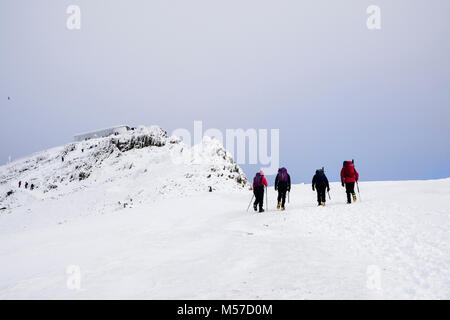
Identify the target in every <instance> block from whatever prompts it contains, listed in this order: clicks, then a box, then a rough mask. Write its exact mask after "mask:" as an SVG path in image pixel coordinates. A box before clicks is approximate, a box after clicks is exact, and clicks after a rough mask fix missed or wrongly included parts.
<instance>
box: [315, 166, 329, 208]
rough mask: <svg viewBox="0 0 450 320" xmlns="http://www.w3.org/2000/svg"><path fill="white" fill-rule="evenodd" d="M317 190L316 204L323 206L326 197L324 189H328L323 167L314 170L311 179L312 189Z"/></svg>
mask: <svg viewBox="0 0 450 320" xmlns="http://www.w3.org/2000/svg"><path fill="white" fill-rule="evenodd" d="M314 189H315V190H316V191H317V203H318V206H325V202H326V197H325V189H326V190H327V191H330V185H329V183H328V179H327V176H326V175H325V171H324V169H323V168H322V169H319V170H316V174H315V175H314V177H313V179H312V190H313V191H314Z"/></svg>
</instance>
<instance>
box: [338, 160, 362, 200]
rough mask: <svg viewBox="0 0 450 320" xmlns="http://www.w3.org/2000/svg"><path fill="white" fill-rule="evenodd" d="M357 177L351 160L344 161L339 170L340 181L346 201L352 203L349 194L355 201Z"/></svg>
mask: <svg viewBox="0 0 450 320" xmlns="http://www.w3.org/2000/svg"><path fill="white" fill-rule="evenodd" d="M358 179H359V174H358V171H356V169H355V166H354V164H353V161H344V164H343V166H342V170H341V183H342V186H343V187H344V185H345V192H346V193H347V203H352V201H351V197H350V194H351V195H352V196H353V201H356V194H355V182H357V181H358Z"/></svg>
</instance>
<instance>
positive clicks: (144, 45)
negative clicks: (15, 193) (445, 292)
mask: <svg viewBox="0 0 450 320" xmlns="http://www.w3.org/2000/svg"><path fill="white" fill-rule="evenodd" d="M70 4H76V5H79V6H80V8H81V15H82V22H81V30H78V31H69V30H68V29H67V28H66V19H67V17H68V15H67V14H66V8H67V6H68V5H70ZM371 4H375V5H378V6H380V7H381V19H382V22H381V26H382V29H381V30H377V31H373V30H372V31H371V30H368V29H367V27H366V19H367V16H368V15H367V14H366V8H367V7H368V6H369V5H371ZM449 12H450V2H449V1H446V0H442V1H440V0H431V1H425V0H409V1H403V0H395V1H387V0H371V1H362V0H352V1H350V0H348V1H346V0H343V1H331V0H328V1H320V0H318V1H299V0H289V1H287V0H281V1H279V0H277V1H275V0H270V1H268V0H258V1H256V0H240V1H237V0H231V1H230V0H227V1H224V0H214V1H211V0H149V1H137V0H128V1H125V0H108V1H106V0H103V1H100V0H70V1H65V0H60V1H51V0H35V1H23V0H2V1H1V2H0V15H1V16H0V17H1V18H0V41H1V51H0V107H1V114H2V126H1V127H0V134H1V137H2V140H1V148H0V163H5V162H6V161H7V159H8V156H9V155H11V156H12V157H13V158H17V157H21V156H24V155H27V154H30V153H32V152H35V151H39V150H42V149H45V148H48V147H52V146H56V145H61V144H64V143H67V142H69V141H71V140H72V136H73V134H75V133H78V132H84V131H89V130H92V129H96V128H103V127H109V126H111V125H115V124H122V123H123V124H130V125H139V124H144V125H151V124H158V125H160V126H161V127H163V128H164V129H166V130H168V131H169V132H171V131H172V130H173V129H176V128H179V127H183V128H187V129H191V130H192V129H193V121H194V120H202V121H203V125H204V127H205V128H211V127H214V128H219V129H223V130H225V129H226V128H244V129H246V128H267V129H271V128H280V142H281V146H280V149H281V150H280V151H281V162H282V163H281V165H284V166H286V167H288V169H289V170H290V172H291V175H292V177H293V180H294V182H303V181H304V182H307V181H310V179H311V177H312V174H313V173H314V170H315V169H316V168H318V167H321V166H325V167H326V168H327V171H328V174H329V178H330V179H331V180H337V179H338V172H339V169H340V166H341V165H342V161H343V160H346V159H348V160H351V159H352V158H355V159H356V160H357V164H358V166H357V168H358V169H359V171H360V173H361V179H363V180H387V179H389V180H391V179H427V178H440V177H448V176H450V147H449V142H448V141H449V139H450V129H449V119H450V110H449V109H450V91H449V88H450V58H449V57H450V41H449V34H450V32H449V31H450V20H449V19H448V14H449ZM8 96H10V97H11V100H7V97H8ZM244 169H245V170H246V173H247V174H248V176H252V175H253V174H254V171H255V170H256V166H244Z"/></svg>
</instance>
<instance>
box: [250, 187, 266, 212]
mask: <svg viewBox="0 0 450 320" xmlns="http://www.w3.org/2000/svg"><path fill="white" fill-rule="evenodd" d="M253 194H254V195H255V202H254V203H253V206H255V207H256V206H257V205H259V209H262V207H263V204H264V187H257V188H255V190H253Z"/></svg>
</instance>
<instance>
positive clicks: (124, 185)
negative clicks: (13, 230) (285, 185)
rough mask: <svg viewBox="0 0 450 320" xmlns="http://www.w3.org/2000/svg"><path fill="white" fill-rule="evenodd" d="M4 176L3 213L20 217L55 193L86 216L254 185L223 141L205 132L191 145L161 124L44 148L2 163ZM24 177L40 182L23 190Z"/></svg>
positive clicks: (0, 201) (0, 176) (49, 201)
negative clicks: (227, 150) (160, 125)
mask: <svg viewBox="0 0 450 320" xmlns="http://www.w3.org/2000/svg"><path fill="white" fill-rule="evenodd" d="M63 159H64V161H63ZM0 181H1V182H0V208H1V209H2V210H0V212H1V214H2V215H10V214H13V215H14V216H17V217H18V218H19V219H21V220H23V219H24V218H23V217H19V216H20V214H18V212H21V211H23V210H24V208H29V207H33V206H42V208H43V210H46V211H48V210H47V209H45V208H48V207H49V206H51V205H52V203H54V200H58V199H63V198H64V201H67V203H71V205H70V206H69V208H67V210H68V211H71V210H72V209H71V208H76V209H74V210H75V215H79V214H82V215H87V214H91V213H98V212H101V213H104V212H110V211H114V210H120V209H124V208H130V207H133V206H139V205H141V206H142V205H145V204H148V203H149V202H153V201H159V200H161V199H167V198H179V197H185V196H189V195H192V194H196V193H201V194H202V193H205V192H215V191H219V190H222V191H236V190H240V189H243V188H245V189H248V187H249V185H248V182H247V179H246V177H245V174H244V173H243V171H242V170H241V169H240V168H239V167H238V166H237V165H236V164H235V162H234V161H233V158H232V157H231V155H230V154H229V153H227V152H226V150H225V149H224V148H223V147H222V146H221V145H220V143H219V142H218V141H217V140H212V139H209V138H208V137H205V138H204V139H203V142H202V144H200V145H197V146H194V147H193V148H190V147H188V146H186V145H185V144H183V143H182V142H181V141H180V140H179V139H178V138H177V137H168V136H167V134H166V132H165V131H163V130H162V129H161V128H159V127H156V126H153V127H143V126H141V127H138V128H137V129H136V130H133V131H131V130H130V131H128V132H127V133H124V134H121V135H118V136H110V137H107V138H99V139H92V140H87V141H82V142H74V143H70V144H68V145H66V146H63V147H58V148H53V149H50V150H46V151H43V152H38V153H36V154H34V155H33V156H31V157H28V158H24V159H21V160H18V161H15V162H13V163H11V164H8V165H6V166H2V167H0ZM19 181H22V187H21V188H18V182H19ZM26 182H28V184H29V185H30V186H31V184H34V185H35V189H34V190H30V187H29V188H28V189H26V190H25V186H24V184H25V183H26ZM72 199H77V200H72ZM78 199H80V200H78ZM73 201H76V203H73ZM78 213H79V214H78ZM70 217H71V214H70V213H69V212H64V214H61V218H62V219H65V220H67V219H68V218H70ZM25 220H26V219H25ZM22 222H23V221H22ZM1 229H2V228H1V227H0V230H1Z"/></svg>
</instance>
